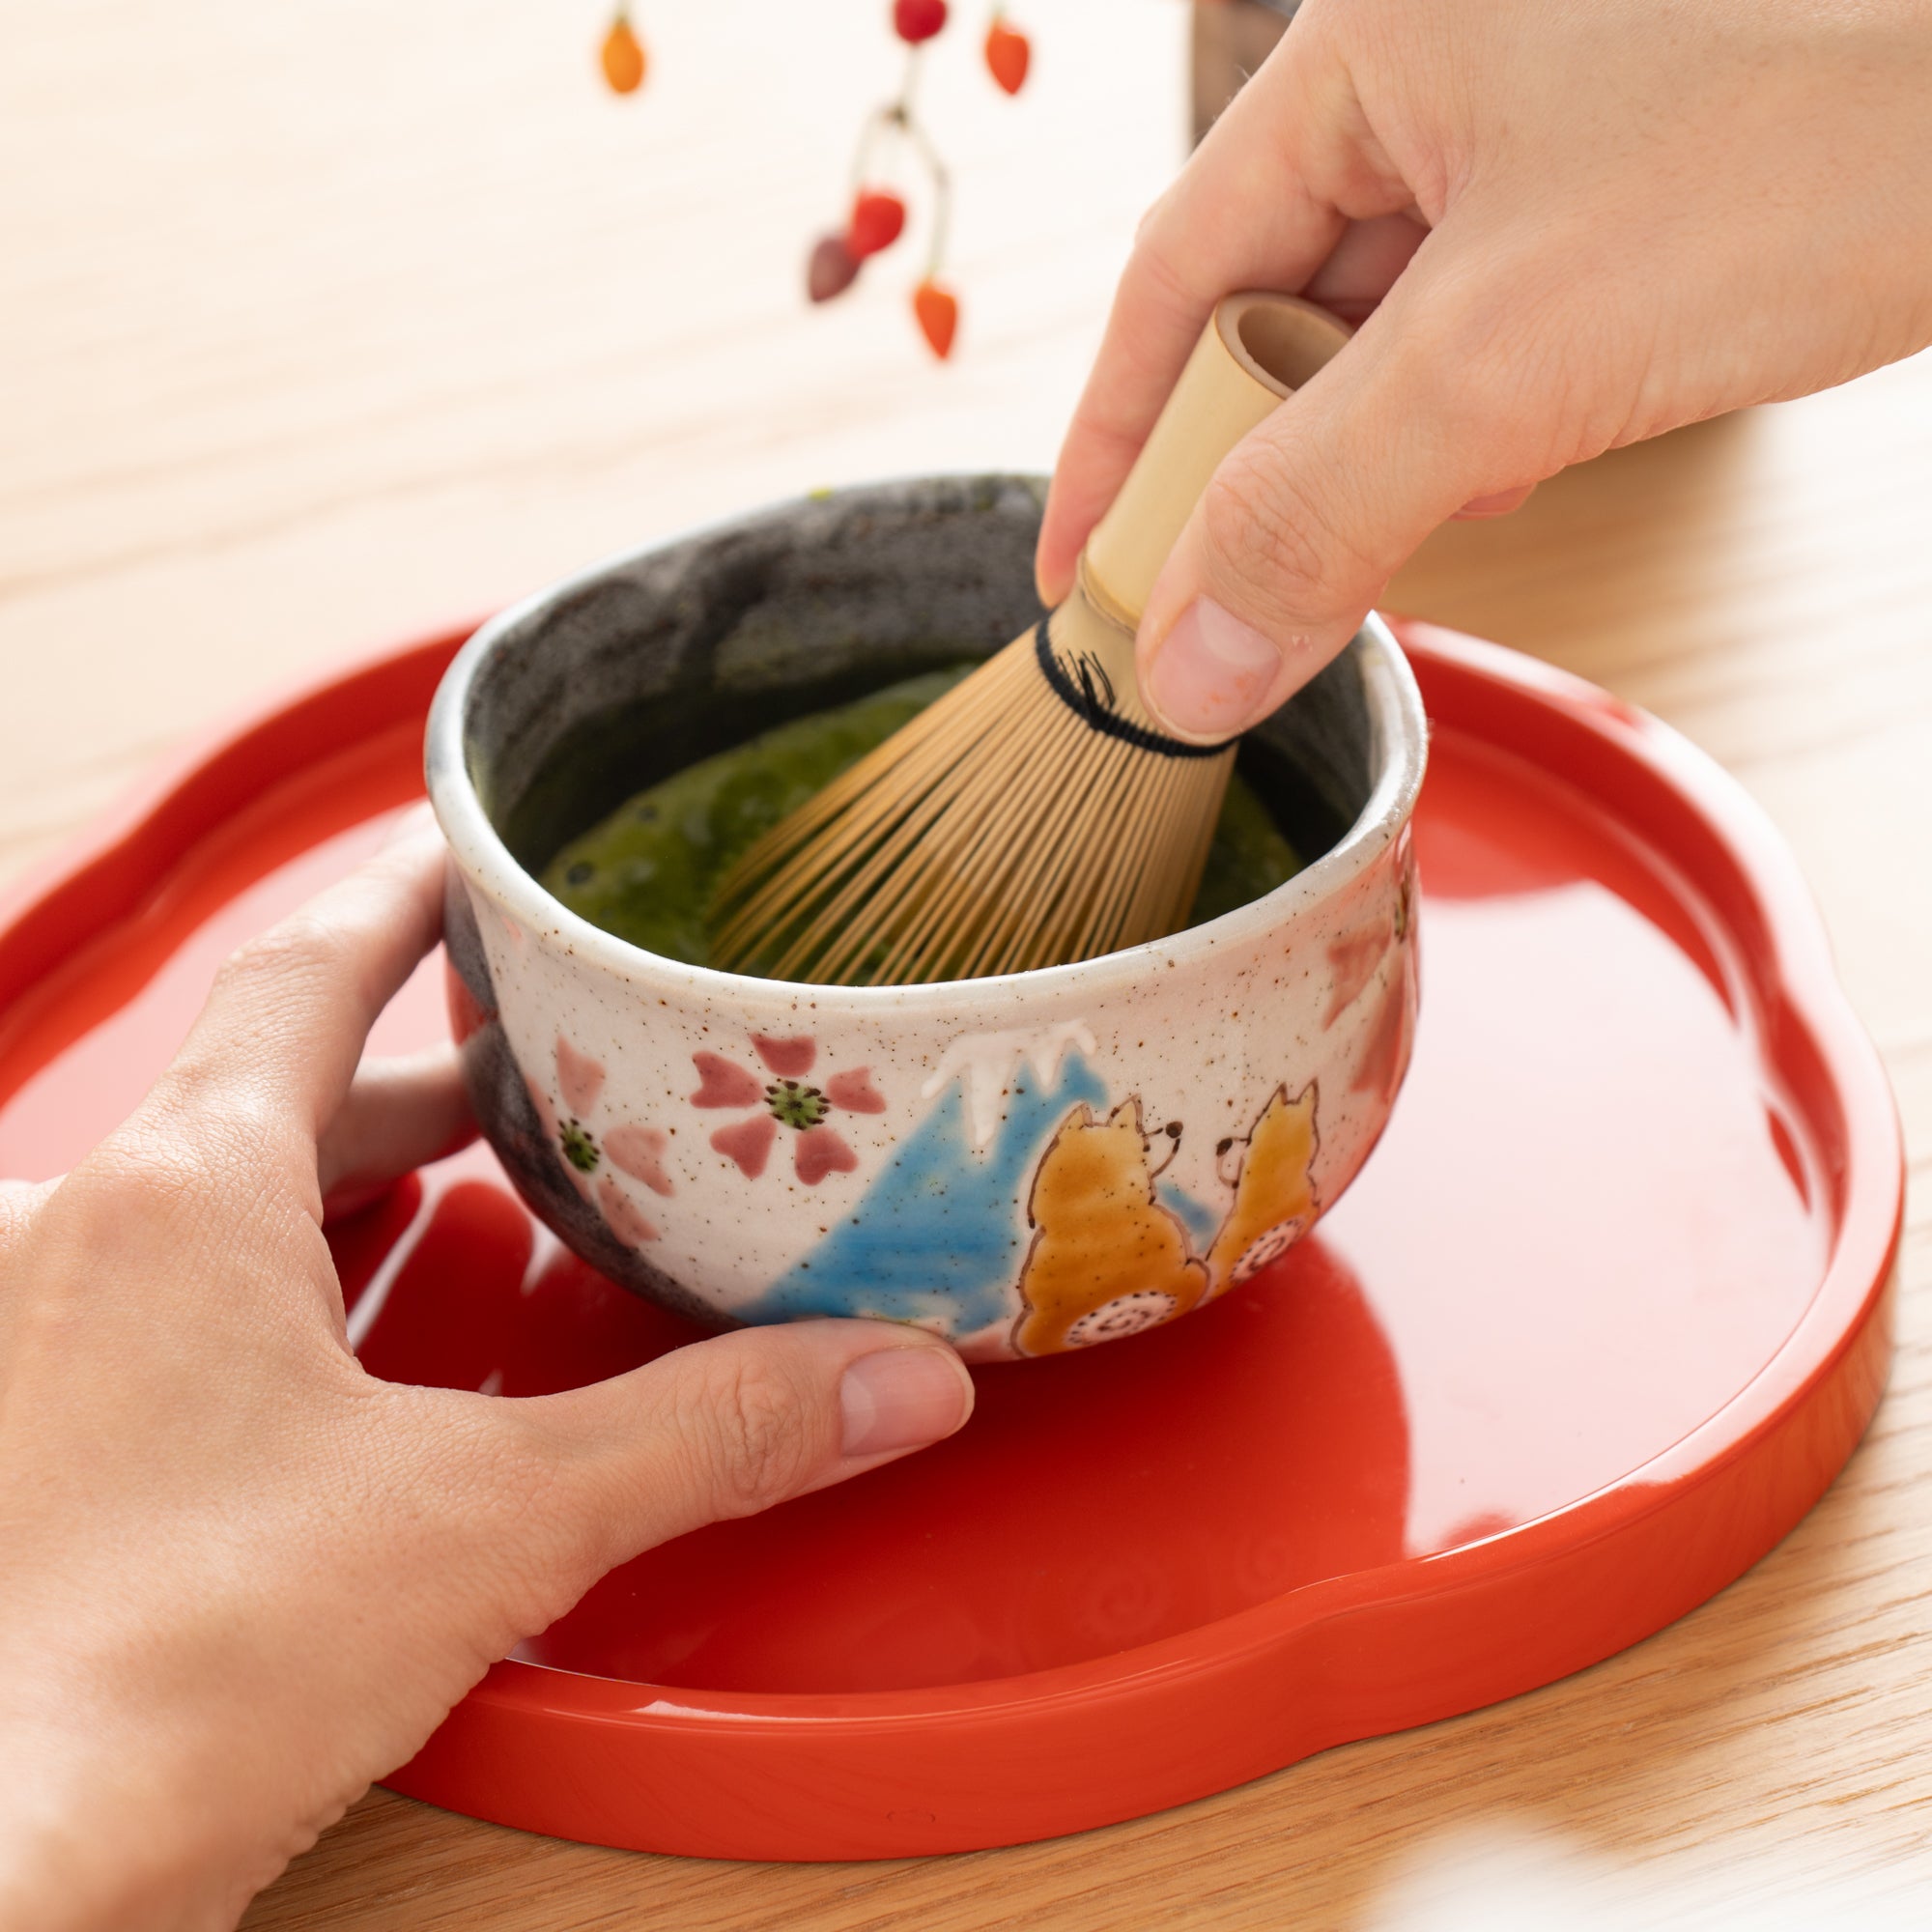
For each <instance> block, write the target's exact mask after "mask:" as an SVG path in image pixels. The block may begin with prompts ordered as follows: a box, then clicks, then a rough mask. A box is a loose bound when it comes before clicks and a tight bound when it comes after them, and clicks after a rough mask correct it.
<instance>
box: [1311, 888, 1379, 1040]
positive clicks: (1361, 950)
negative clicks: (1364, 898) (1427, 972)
mask: <svg viewBox="0 0 1932 1932" xmlns="http://www.w3.org/2000/svg"><path fill="white" fill-rule="evenodd" d="M1395 937H1396V928H1395V920H1394V917H1393V916H1392V915H1391V914H1389V913H1387V912H1384V913H1383V914H1381V916H1380V917H1379V918H1378V919H1375V920H1372V921H1371V922H1370V923H1368V924H1367V925H1362V926H1357V927H1356V928H1355V930H1354V931H1353V932H1345V933H1344V934H1343V935H1342V937H1341V938H1339V939H1334V940H1330V941H1329V944H1328V968H1329V971H1330V972H1332V973H1333V974H1334V976H1335V979H1334V983H1333V988H1332V990H1331V991H1330V993H1329V995H1328V1010H1327V1011H1326V1012H1324V1013H1323V1014H1322V1015H1321V1026H1322V1031H1323V1032H1326V1031H1327V1029H1328V1028H1330V1027H1332V1026H1333V1025H1334V1024H1335V1022H1336V1021H1337V1020H1339V1019H1340V1018H1341V1017H1342V1015H1343V1014H1344V1013H1345V1012H1347V1011H1348V1009H1350V1007H1351V1006H1353V1005H1354V1004H1355V1002H1356V1001H1357V1000H1358V999H1359V998H1360V997H1361V993H1362V988H1363V987H1364V986H1366V985H1367V984H1368V983H1369V981H1370V980H1373V979H1374V978H1375V975H1376V969H1377V967H1378V966H1379V965H1380V964H1381V963H1382V959H1383V957H1384V956H1385V955H1386V953H1387V952H1388V950H1389V948H1390V947H1391V946H1393V945H1394V944H1395Z"/></svg>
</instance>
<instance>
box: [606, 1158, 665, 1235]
mask: <svg viewBox="0 0 1932 1932" xmlns="http://www.w3.org/2000/svg"><path fill="white" fill-rule="evenodd" d="M597 1206H598V1208H600V1209H601V1210H602V1211H603V1215H604V1220H605V1224H606V1225H607V1226H608V1227H609V1228H610V1230H611V1233H612V1234H613V1235H615V1236H616V1237H617V1238H618V1239H619V1240H620V1241H622V1242H623V1243H624V1244H625V1246H626V1247H632V1248H640V1247H642V1246H643V1245H644V1243H645V1242H646V1241H655V1240H658V1239H660V1238H661V1236H660V1235H659V1233H658V1228H657V1224H656V1223H655V1222H654V1221H653V1220H652V1219H651V1218H650V1216H649V1215H648V1214H646V1213H645V1212H644V1210H643V1209H642V1208H639V1206H638V1204H637V1203H636V1202H635V1201H633V1200H632V1199H631V1197H630V1196H629V1195H628V1194H626V1193H625V1192H624V1190H623V1189H622V1188H621V1187H619V1186H618V1185H617V1183H616V1182H615V1181H614V1180H612V1179H611V1177H610V1176H609V1175H608V1174H607V1175H606V1176H605V1177H604V1179H602V1180H600V1181H599V1182H598V1183H597Z"/></svg>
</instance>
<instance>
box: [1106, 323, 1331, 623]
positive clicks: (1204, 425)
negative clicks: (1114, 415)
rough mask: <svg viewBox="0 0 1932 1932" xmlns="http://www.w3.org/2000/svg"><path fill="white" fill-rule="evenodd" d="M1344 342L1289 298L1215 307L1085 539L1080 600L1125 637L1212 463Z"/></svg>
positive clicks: (1217, 464)
mask: <svg viewBox="0 0 1932 1932" xmlns="http://www.w3.org/2000/svg"><path fill="white" fill-rule="evenodd" d="M1348 339H1349V329H1348V326H1347V325H1346V324H1344V323H1341V322H1338V321H1336V319H1335V318H1334V317H1333V316H1332V315H1330V314H1329V313H1328V312H1327V310H1326V309H1321V308H1317V307H1316V306H1315V305H1314V303H1313V302H1306V301H1302V300H1301V299H1299V298H1297V297H1294V296H1276V295H1265V294H1262V293H1259V292H1251V293H1249V294H1246V295H1236V296H1228V297H1226V298H1223V299H1222V300H1221V301H1220V302H1219V303H1217V304H1216V306H1215V309H1214V313H1213V315H1212V316H1210V317H1209V318H1208V327H1206V328H1205V329H1204V330H1203V331H1202V334H1201V340H1200V341H1199V342H1198V343H1197V344H1196V345H1195V348H1194V354H1193V355H1191V356H1189V357H1188V360H1187V366H1186V367H1185V368H1184V369H1183V370H1182V371H1181V373H1180V380H1179V382H1178V383H1177V384H1175V385H1174V392H1173V394H1172V395H1170V396H1169V398H1168V400H1167V405H1166V407H1165V408H1164V409H1163V410H1162V411H1161V412H1160V418H1159V420H1158V421H1157V422H1156V423H1155V424H1154V426H1153V432H1152V434H1151V436H1150V437H1149V438H1148V440H1147V442H1146V444H1145V446H1144V447H1143V448H1142V450H1141V453H1140V455H1139V457H1138V458H1137V459H1136V460H1135V463H1134V467H1133V469H1131V470H1130V471H1129V472H1128V474H1127V480H1126V481H1125V483H1123V484H1122V486H1121V493H1120V495H1119V496H1118V497H1115V498H1114V502H1113V507H1112V508H1111V509H1109V510H1108V512H1107V514H1106V515H1105V516H1104V517H1102V518H1101V519H1100V521H1099V523H1098V525H1097V526H1095V528H1094V533H1093V535H1092V536H1091V537H1089V538H1088V540H1087V552H1086V555H1085V557H1084V558H1083V559H1082V564H1083V573H1082V574H1083V575H1084V577H1085V578H1086V580H1087V590H1088V594H1089V596H1090V597H1092V598H1093V600H1094V602H1095V603H1096V604H1098V605H1099V606H1100V608H1101V609H1102V610H1103V611H1105V612H1106V614H1108V615H1109V616H1112V617H1115V618H1117V619H1118V620H1120V621H1121V622H1123V623H1124V624H1125V625H1126V627H1127V628H1128V629H1129V630H1132V629H1134V628H1135V627H1136V626H1137V625H1138V624H1139V623H1140V620H1141V612H1142V611H1144V610H1145V609H1146V608H1147V600H1148V593H1149V592H1150V591H1151V589H1152V588H1153V581H1154V579H1155V578H1156V577H1157V576H1159V574H1160V567H1161V565H1162V564H1164V563H1165V562H1166V561H1167V557H1168V553H1169V552H1170V551H1171V550H1173V548H1174V546H1175V542H1176V540H1177V539H1178V538H1179V535H1180V532H1181V529H1182V526H1184V525H1185V524H1186V522H1187V519H1188V517H1189V516H1190V515H1192V514H1193V510H1194V505H1195V504H1196V503H1197V502H1199V501H1200V499H1201V493H1202V492H1203V491H1204V490H1206V489H1207V487H1208V478H1209V477H1211V476H1212V475H1213V473H1214V471H1215V470H1216V469H1218V468H1219V467H1220V464H1221V459H1222V458H1223V457H1225V456H1226V455H1227V454H1228V452H1229V451H1230V450H1231V449H1233V448H1234V447H1235V445H1236V443H1237V442H1239V441H1240V440H1241V439H1242V438H1243V437H1244V436H1246V435H1247V434H1248V432H1249V431H1250V430H1252V429H1255V428H1257V427H1259V426H1260V424H1261V422H1262V420H1263V419H1264V417H1265V416H1267V415H1268V414H1269V413H1270V412H1272V411H1273V409H1274V408H1275V406H1276V405H1277V404H1278V403H1280V402H1281V401H1282V399H1283V398H1284V397H1286V396H1288V395H1289V394H1291V393H1292V392H1293V390H1295V389H1298V388H1299V387H1300V386H1301V385H1302V384H1304V383H1305V382H1307V381H1308V379H1309V378H1310V377H1311V376H1313V375H1314V374H1315V372H1316V371H1317V370H1318V369H1320V368H1321V365H1322V364H1323V363H1324V362H1326V361H1327V360H1328V359H1329V357H1330V356H1332V355H1334V354H1335V352H1336V351H1337V350H1338V349H1340V348H1341V346H1342V345H1343V343H1345V342H1346V341H1348Z"/></svg>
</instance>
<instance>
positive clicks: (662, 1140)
mask: <svg viewBox="0 0 1932 1932" xmlns="http://www.w3.org/2000/svg"><path fill="white" fill-rule="evenodd" d="M669 1146H670V1135H669V1134H668V1133H667V1132H666V1131H665V1129H664V1128H663V1127H631V1126H624V1127H612V1128H611V1131H610V1132H609V1133H608V1134H606V1135H605V1136H604V1151H605V1152H606V1153H608V1154H609V1155H610V1156H611V1166H613V1167H616V1168H621V1169H622V1170H623V1172H624V1173H626V1174H628V1175H629V1176H630V1177H631V1179H633V1180H641V1181H642V1182H643V1183H644V1185H645V1186H646V1187H648V1188H649V1189H650V1190H651V1192H652V1193H653V1194H664V1195H668V1194H670V1193H671V1192H672V1191H673V1190H672V1187H671V1179H670V1175H669V1173H668V1170H667V1169H666V1167H665V1152H666V1151H667V1150H668V1148H669Z"/></svg>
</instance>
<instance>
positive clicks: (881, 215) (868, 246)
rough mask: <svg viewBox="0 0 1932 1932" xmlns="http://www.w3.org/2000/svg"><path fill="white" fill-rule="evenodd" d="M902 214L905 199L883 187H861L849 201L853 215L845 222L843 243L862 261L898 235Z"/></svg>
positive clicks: (893, 240)
mask: <svg viewBox="0 0 1932 1932" xmlns="http://www.w3.org/2000/svg"><path fill="white" fill-rule="evenodd" d="M905 218H906V207H905V203H904V202H902V201H901V200H900V199H899V198H898V196H897V195H895V194H892V193H889V192H888V191H887V190H886V189H884V188H872V187H868V188H861V189H860V190H859V193H858V195H857V196H856V197H855V198H854V200H853V203H852V218H851V220H850V221H848V222H847V223H846V224H845V246H846V247H847V248H848V249H850V250H851V252H852V253H853V254H854V255H855V256H857V257H858V259H859V260H860V261H862V262H863V261H864V260H865V259H866V257H867V255H876V254H877V253H878V252H879V250H880V249H881V248H890V247H891V246H892V245H893V243H894V242H895V241H897V240H898V239H899V236H900V233H901V232H902V231H903V230H904V228H905Z"/></svg>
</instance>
